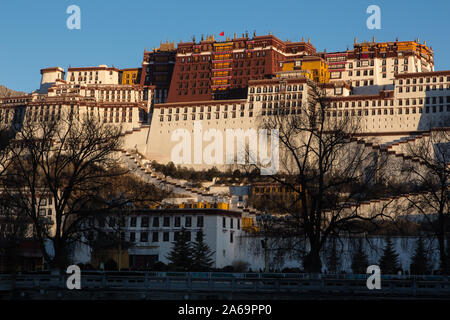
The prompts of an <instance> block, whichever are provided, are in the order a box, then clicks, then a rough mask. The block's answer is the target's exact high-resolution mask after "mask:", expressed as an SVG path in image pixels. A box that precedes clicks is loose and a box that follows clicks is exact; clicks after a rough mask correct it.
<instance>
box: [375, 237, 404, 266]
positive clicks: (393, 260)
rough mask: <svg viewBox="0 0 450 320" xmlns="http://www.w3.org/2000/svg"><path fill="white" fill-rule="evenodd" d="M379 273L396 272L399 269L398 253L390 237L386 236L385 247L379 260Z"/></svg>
mask: <svg viewBox="0 0 450 320" xmlns="http://www.w3.org/2000/svg"><path fill="white" fill-rule="evenodd" d="M379 265H380V269H381V274H397V272H398V271H399V270H400V264H399V262H398V254H397V252H395V250H394V248H393V245H392V241H391V238H387V240H386V247H384V250H383V256H382V257H381V259H380V262H379Z"/></svg>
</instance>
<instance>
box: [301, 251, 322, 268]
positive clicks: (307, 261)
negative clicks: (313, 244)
mask: <svg viewBox="0 0 450 320" xmlns="http://www.w3.org/2000/svg"><path fill="white" fill-rule="evenodd" d="M303 268H304V269H305V271H306V272H308V273H321V272H322V261H321V259H320V250H318V249H311V251H310V252H309V253H308V254H307V255H306V256H305V258H304V259H303Z"/></svg>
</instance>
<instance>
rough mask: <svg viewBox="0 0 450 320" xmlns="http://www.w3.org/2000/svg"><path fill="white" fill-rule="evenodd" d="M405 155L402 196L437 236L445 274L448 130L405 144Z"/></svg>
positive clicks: (449, 241) (449, 224) (449, 230)
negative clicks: (404, 192) (406, 190)
mask: <svg viewBox="0 0 450 320" xmlns="http://www.w3.org/2000/svg"><path fill="white" fill-rule="evenodd" d="M404 154H405V156H406V159H407V160H408V161H405V162H404V164H403V167H402V168H401V171H402V174H403V175H404V176H405V178H406V181H408V186H406V188H407V189H408V191H409V193H408V194H407V195H406V196H405V197H406V199H407V200H408V204H409V209H411V210H413V211H415V212H416V214H417V217H418V218H419V221H420V222H421V223H422V224H423V225H424V226H425V229H426V230H428V231H431V234H432V235H433V236H434V237H435V238H436V239H437V241H438V244H439V257H440V263H441V270H442V271H443V272H447V273H448V272H449V267H450V266H449V265H448V257H447V252H448V251H446V246H445V242H446V239H447V246H449V245H450V239H449V235H450V215H449V179H450V132H449V131H448V130H446V129H445V128H440V129H435V130H431V132H430V134H429V135H428V136H425V137H422V138H420V139H417V140H416V141H414V142H411V143H407V144H406V147H405V149H404ZM411 160H414V161H411Z"/></svg>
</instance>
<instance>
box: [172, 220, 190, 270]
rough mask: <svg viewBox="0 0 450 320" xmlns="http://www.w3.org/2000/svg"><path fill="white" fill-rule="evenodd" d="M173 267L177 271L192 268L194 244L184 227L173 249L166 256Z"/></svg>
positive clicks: (176, 238)
mask: <svg viewBox="0 0 450 320" xmlns="http://www.w3.org/2000/svg"><path fill="white" fill-rule="evenodd" d="M166 258H167V259H168V260H169V263H170V265H171V267H173V269H174V270H177V271H189V270H191V268H192V244H191V241H190V234H189V232H188V231H186V229H184V228H182V229H181V231H180V233H179V234H178V236H177V237H175V241H174V242H173V246H172V250H171V251H170V252H169V255H168V256H167V257H166Z"/></svg>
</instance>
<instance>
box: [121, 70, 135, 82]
mask: <svg viewBox="0 0 450 320" xmlns="http://www.w3.org/2000/svg"><path fill="white" fill-rule="evenodd" d="M138 72H139V70H138V69H133V70H124V71H123V73H122V83H121V84H136V81H137V76H138Z"/></svg>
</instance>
